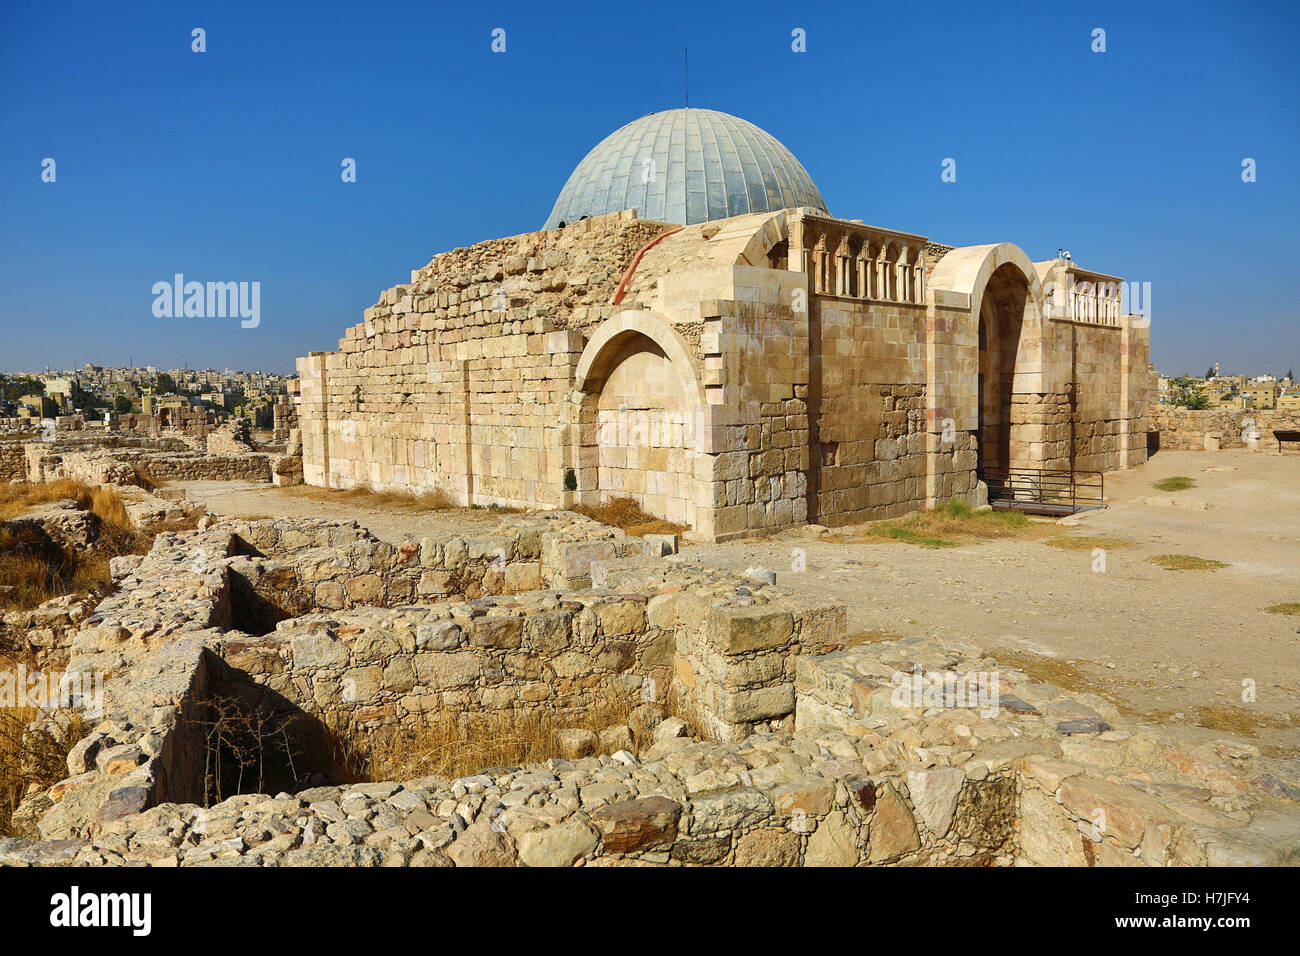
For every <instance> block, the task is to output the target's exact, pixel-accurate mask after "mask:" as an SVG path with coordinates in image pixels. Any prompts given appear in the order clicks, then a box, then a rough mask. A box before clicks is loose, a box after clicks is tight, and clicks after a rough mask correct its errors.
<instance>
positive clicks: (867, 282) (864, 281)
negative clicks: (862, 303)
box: [858, 239, 871, 299]
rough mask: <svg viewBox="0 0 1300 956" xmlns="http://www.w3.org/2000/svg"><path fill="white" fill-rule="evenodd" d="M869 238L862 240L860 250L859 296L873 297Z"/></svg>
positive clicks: (864, 297) (862, 297) (860, 297)
mask: <svg viewBox="0 0 1300 956" xmlns="http://www.w3.org/2000/svg"><path fill="white" fill-rule="evenodd" d="M868 245H869V243H868V242H867V240H865V239H864V240H862V249H861V250H860V251H859V252H858V298H859V299H869V298H871V257H870V256H869V255H867V246H868Z"/></svg>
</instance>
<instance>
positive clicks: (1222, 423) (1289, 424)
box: [1150, 405, 1300, 452]
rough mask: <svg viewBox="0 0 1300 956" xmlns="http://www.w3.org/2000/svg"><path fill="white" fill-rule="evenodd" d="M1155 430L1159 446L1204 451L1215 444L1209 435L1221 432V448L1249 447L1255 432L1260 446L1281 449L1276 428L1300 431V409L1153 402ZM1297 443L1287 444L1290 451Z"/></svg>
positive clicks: (1218, 438)
mask: <svg viewBox="0 0 1300 956" xmlns="http://www.w3.org/2000/svg"><path fill="white" fill-rule="evenodd" d="M1150 420H1151V431H1152V432H1155V433H1158V434H1159V446H1158V447H1159V448H1162V449H1165V448H1168V449H1178V450H1184V451H1204V450H1206V448H1207V447H1210V446H1212V444H1213V441H1211V443H1210V445H1207V443H1206V437H1207V436H1217V440H1218V444H1219V447H1220V448H1246V447H1249V446H1250V438H1251V436H1252V435H1256V436H1258V441H1257V446H1258V447H1260V448H1265V449H1269V450H1272V451H1277V450H1278V444H1277V439H1275V438H1274V437H1273V429H1279V430H1290V431H1300V411H1296V410H1293V409H1283V410H1280V411H1270V410H1268V409H1256V408H1247V409H1204V410H1201V411H1193V410H1191V409H1189V408H1178V407H1176V406H1173V405H1152V406H1151V408H1150ZM1295 447H1296V446H1295V445H1294V444H1287V445H1283V446H1282V448H1283V450H1284V451H1287V452H1290V451H1291V450H1292V449H1294V448H1295Z"/></svg>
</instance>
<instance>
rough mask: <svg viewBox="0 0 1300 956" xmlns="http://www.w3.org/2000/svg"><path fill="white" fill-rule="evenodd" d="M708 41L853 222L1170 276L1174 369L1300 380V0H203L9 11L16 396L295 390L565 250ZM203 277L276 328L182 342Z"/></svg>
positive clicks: (1157, 311)
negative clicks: (586, 180)
mask: <svg viewBox="0 0 1300 956" xmlns="http://www.w3.org/2000/svg"><path fill="white" fill-rule="evenodd" d="M195 27H202V28H203V29H204V30H206V35H207V52H205V53H202V54H199V53H194V52H191V49H190V46H191V30H192V29H193V28H195ZM495 27H501V28H504V29H505V30H506V52H505V53H504V54H494V53H492V52H491V49H490V44H491V35H490V34H491V31H492V30H493V28H495ZM796 27H798V28H802V29H804V30H805V31H806V35H807V52H804V53H795V52H792V50H791V31H792V30H793V29H794V28H796ZM1098 27H1100V28H1103V29H1105V30H1106V46H1107V50H1106V52H1105V53H1093V52H1092V50H1091V48H1090V47H1091V44H1092V36H1091V34H1092V31H1093V29H1094V28H1098ZM683 45H689V47H690V101H691V105H692V106H702V107H711V108H715V109H721V110H725V111H727V112H730V113H734V114H736V115H738V116H742V117H744V118H746V119H748V120H750V121H752V122H754V123H757V124H758V125H759V126H762V127H763V128H765V129H767V130H768V131H769V132H771V133H772V134H773V135H775V136H776V137H777V138H778V139H780V140H782V141H783V142H784V143H785V144H786V145H787V146H788V147H789V148H790V149H791V150H792V151H793V152H794V154H795V155H796V156H798V157H799V159H800V160H801V161H802V162H803V164H804V166H805V167H806V168H807V169H808V171H809V172H810V173H811V175H812V177H813V179H814V180H815V181H816V182H817V184H818V186H819V187H820V189H821V192H822V195H823V196H824V197H825V199H826V202H827V204H828V205H829V207H830V209H831V211H832V212H833V213H835V214H836V215H839V216H843V217H846V218H861V219H863V220H865V221H866V222H868V223H872V224H874V225H880V226H887V227H892V228H897V229H902V230H907V231H911V232H919V233H922V234H925V235H928V236H930V237H931V238H933V239H935V240H937V241H940V242H945V243H949V244H953V245H964V244H972V243H982V242H994V241H1004V240H1005V241H1011V242H1015V243H1017V244H1018V245H1020V246H1021V247H1022V248H1024V249H1025V251H1026V252H1028V253H1029V255H1030V257H1031V258H1033V259H1036V260H1037V259H1044V258H1049V257H1051V256H1052V255H1054V254H1055V252H1056V250H1057V248H1058V247H1065V248H1068V249H1070V250H1071V251H1072V253H1073V255H1074V258H1075V260H1076V261H1077V262H1078V263H1079V264H1080V265H1082V266H1084V267H1085V268H1093V269H1097V270H1099V271H1102V272H1108V273H1112V274H1118V275H1122V276H1124V277H1125V278H1127V279H1129V280H1136V281H1149V282H1151V283H1152V293H1153V300H1154V301H1153V312H1154V315H1153V321H1152V355H1153V360H1154V361H1155V362H1156V363H1157V365H1158V366H1159V367H1160V368H1161V369H1162V370H1164V371H1166V372H1170V373H1180V372H1194V373H1197V374H1199V373H1201V372H1203V371H1204V370H1205V368H1206V367H1207V366H1208V365H1209V364H1210V363H1211V362H1212V361H1214V360H1216V359H1217V360H1218V361H1219V362H1221V363H1222V365H1223V368H1224V371H1225V372H1227V371H1236V372H1241V373H1248V374H1261V373H1268V372H1271V373H1276V374H1285V373H1286V372H1287V370H1288V369H1290V368H1296V369H1297V371H1300V334H1298V331H1300V307H1298V306H1297V299H1296V296H1295V294H1294V292H1293V291H1292V289H1291V284H1292V283H1294V282H1295V276H1296V273H1297V269H1296V265H1295V264H1296V262H1297V257H1298V256H1300V243H1298V242H1297V228H1296V219H1297V212H1298V211H1300V186H1298V185H1297V183H1298V181H1300V180H1298V176H1297V173H1298V170H1297V156H1300V119H1298V115H1300V110H1298V109H1297V103H1300V66H1298V64H1300V52H1297V51H1298V50H1300V5H1298V4H1296V3H1294V2H1277V3H1266V2H1238V3H1227V2H1224V3H1197V2H1181V3H1167V4H1154V3H1151V4H1147V3H1115V4H1109V3H1105V4H1088V3H1077V2H1076V3H1069V4H1044V3H1041V2H1040V3H1032V4H1029V3H1026V4H1017V3H1011V2H1007V3H998V4H976V3H969V2H957V3H943V2H927V3H923V4H922V3H909V2H901V3H889V4H877V3H864V4H835V5H820V4H818V5H809V6H807V7H800V6H799V5H795V4H788V3H786V4H770V5H766V4H762V3H728V4H719V5H717V6H716V7H714V6H711V5H706V4H701V3H683V4H672V3H655V4H643V3H625V4H610V3H599V4H590V5H553V4H537V3H528V4H486V3H485V4H471V5H457V7H456V9H454V10H448V9H444V7H443V5H442V4H437V3H427V2H426V3H392V4H369V5H368V4H357V3H332V2H313V3H310V4H307V3H303V4H274V3H247V4H245V3H219V4H218V3H203V2H200V3H183V2H175V0H171V2H159V3H132V2H123V3H112V4H106V3H102V2H99V0H94V2H84V3H77V2H67V3H63V2H60V3H49V2H41V3H22V2H17V0H7V2H6V3H5V4H4V5H3V7H0V89H2V90H3V93H2V94H0V333H3V334H2V335H0V370H6V371H11V370H16V369H21V368H27V369H33V368H37V369H38V368H42V367H44V366H47V365H48V366H50V367H53V368H60V367H62V368H66V367H70V366H75V365H81V364H84V363H85V362H88V361H89V362H95V363H98V364H107V365H122V364H126V363H127V361H128V360H129V359H132V358H133V359H134V361H135V363H136V364H137V365H145V364H153V365H158V366H163V367H179V366H181V365H183V364H185V363H188V364H189V365H190V366H191V367H208V366H214V367H217V368H223V367H231V368H244V369H249V368H263V369H268V370H273V371H291V370H292V368H293V360H294V358H295V356H298V355H303V354H305V353H306V352H308V351H310V350H319V349H333V348H335V347H336V345H337V340H338V338H339V336H340V335H341V334H342V332H343V330H344V329H345V328H346V327H347V326H349V325H351V324H354V323H355V322H357V321H359V320H360V318H361V312H362V310H363V309H364V308H366V307H367V306H369V305H371V304H373V303H374V302H375V300H376V299H377V298H378V295H379V293H380V292H381V291H382V290H383V289H385V288H387V287H389V286H392V285H394V284H397V283H399V282H403V281H406V280H407V279H409V271H410V270H411V269H412V268H418V267H420V266H423V265H424V264H425V263H427V262H428V260H429V259H430V258H431V257H432V256H433V255H434V254H435V253H437V252H439V251H441V250H444V249H450V248H454V247H456V246H463V245H468V244H470V243H473V242H476V241H479V240H483V239H489V238H494V237H498V236H506V235H513V234H516V233H520V232H526V231H530V230H534V229H538V228H540V227H541V225H542V223H543V222H544V221H545V219H546V216H547V214H548V213H549V212H550V208H551V204H552V203H553V202H554V199H555V196H556V195H557V194H558V192H559V190H560V187H561V186H562V185H563V184H564V181H565V179H566V178H567V176H568V174H569V172H570V171H571V170H572V168H573V167H574V166H575V165H576V164H577V163H578V161H579V160H580V159H581V158H582V156H583V155H584V154H585V153H586V151H587V150H588V149H590V148H591V147H592V146H594V145H595V144H596V143H597V142H598V141H599V140H600V139H602V138H603V137H604V136H606V135H607V134H608V133H610V132H612V131H613V130H614V129H616V128H618V127H619V126H621V125H623V124H624V123H626V122H628V121H630V120H632V119H634V118H636V117H638V116H641V115H643V114H645V113H647V112H650V111H652V110H659V109H666V108H672V107H676V106H680V105H682V101H683V91H682V47H683ZM46 157H50V158H53V159H54V160H55V162H56V164H57V165H56V175H57V179H56V181H55V182H54V183H44V182H42V181H41V164H42V161H43V160H44V159H45V158H46ZM344 157H352V158H354V159H355V160H356V162H357V182H355V183H346V184H345V183H343V182H342V181H341V178H340V164H341V162H342V160H343V158H344ZM946 157H952V158H955V159H956V160H957V174H958V175H957V182H956V183H943V182H941V180H940V163H941V162H942V160H943V159H944V158H946ZM1245 157H1251V158H1253V159H1255V160H1256V163H1257V181H1256V182H1254V183H1243V182H1242V180H1241V163H1242V160H1243V158H1245ZM177 272H180V273H183V274H185V276H186V278H187V279H194V280H199V281H209V280H214V281H215V280H220V281H250V282H251V281H257V282H260V283H261V322H260V325H259V326H258V327H257V328H249V329H245V328H241V327H240V322H239V321H238V319H198V318H189V319H185V318H181V319H176V318H155V316H154V315H153V311H152V306H153V299H154V297H153V295H152V292H151V289H152V286H153V284H154V283H155V282H158V281H167V280H170V279H171V277H172V275H173V274H174V273H177Z"/></svg>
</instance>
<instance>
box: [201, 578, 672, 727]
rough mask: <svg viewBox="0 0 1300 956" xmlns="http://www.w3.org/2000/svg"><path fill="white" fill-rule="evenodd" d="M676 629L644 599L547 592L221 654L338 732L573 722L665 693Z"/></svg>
mask: <svg viewBox="0 0 1300 956" xmlns="http://www.w3.org/2000/svg"><path fill="white" fill-rule="evenodd" d="M672 647H673V634H672V631H671V630H670V629H660V628H656V627H653V626H648V625H647V623H646V613H645V601H644V599H639V600H638V599H637V598H636V597H635V596H632V597H622V596H619V595H610V594H591V593H583V592H543V593H540V594H533V595H529V596H525V597H521V598H519V599H518V600H514V599H511V600H490V599H485V600H484V601H481V602H476V603H475V604H474V605H470V604H460V603H448V604H441V605H438V606H437V608H436V609H430V608H400V609H397V610H394V611H385V610H380V609H375V608H356V609H354V610H351V611H347V612H342V613H338V614H325V613H321V614H309V615H305V616H303V617H299V618H295V619H293V620H290V621H285V622H283V623H282V624H281V625H280V627H278V628H277V629H276V630H275V631H274V632H273V633H271V634H267V635H266V636H264V637H262V638H260V639H258V640H248V639H245V638H242V637H241V638H235V639H232V641H231V642H229V643H227V644H226V645H225V646H224V647H223V648H222V651H221V653H222V656H223V658H224V659H225V660H226V661H227V662H228V663H230V664H231V665H232V666H235V667H237V668H238V669H240V670H242V671H244V672H245V673H247V674H249V675H251V676H252V677H253V679H255V680H256V681H258V682H259V683H261V684H263V685H264V686H266V687H267V688H268V689H269V690H270V691H271V692H273V693H274V694H275V695H277V696H278V697H279V698H281V699H283V700H284V701H287V702H289V703H291V704H292V705H294V706H296V707H298V708H300V709H301V710H303V711H305V712H308V713H311V714H313V715H316V716H319V717H322V718H324V719H326V720H328V721H329V722H330V725H331V726H340V727H348V726H352V725H354V724H361V725H371V726H373V725H388V726H397V725H400V724H404V723H409V722H410V721H411V720H412V719H418V718H419V717H421V716H422V715H425V714H432V713H438V714H445V713H452V714H471V713H472V714H482V713H487V712H493V713H496V712H504V711H510V710H538V709H545V710H547V711H550V712H553V713H555V714H557V715H560V716H568V717H570V718H572V717H575V716H577V715H579V714H580V713H581V712H582V711H584V710H586V709H588V708H592V707H594V706H596V705H597V704H598V703H599V702H600V699H601V695H602V694H608V695H610V696H613V693H615V692H617V693H619V695H620V696H623V695H625V694H628V693H632V692H634V691H636V690H637V689H638V688H639V687H641V686H642V684H643V683H644V682H645V681H647V680H650V681H654V682H655V683H654V684H653V685H647V686H658V687H664V688H666V687H667V686H668V684H669V679H670V676H671V675H670V665H671V661H672Z"/></svg>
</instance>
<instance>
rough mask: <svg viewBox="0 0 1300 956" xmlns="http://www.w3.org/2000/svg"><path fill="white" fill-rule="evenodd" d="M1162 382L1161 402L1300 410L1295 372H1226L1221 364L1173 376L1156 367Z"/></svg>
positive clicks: (1185, 405)
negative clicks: (1223, 371) (1240, 373)
mask: <svg viewBox="0 0 1300 956" xmlns="http://www.w3.org/2000/svg"><path fill="white" fill-rule="evenodd" d="M1152 372H1153V373H1154V374H1155V375H1156V376H1157V378H1158V382H1159V394H1160V397H1159V403H1160V404H1161V405H1177V406H1180V407H1182V408H1190V409H1220V408H1222V409H1249V408H1253V409H1259V410H1261V411H1265V410H1268V411H1282V410H1288V409H1289V410H1300V385H1297V384H1296V381H1295V372H1294V371H1293V370H1290V371H1288V372H1287V373H1286V375H1285V376H1283V377H1281V378H1279V377H1278V376H1276V375H1256V376H1253V377H1252V376H1247V375H1223V374H1221V372H1220V369H1219V363H1218V362H1215V363H1214V365H1213V366H1212V367H1210V368H1208V369H1206V370H1205V375H1204V376H1199V377H1198V376H1195V375H1182V376H1178V377H1174V378H1169V377H1166V376H1164V375H1161V374H1160V373H1159V372H1157V371H1155V369H1154V368H1153V369H1152Z"/></svg>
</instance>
